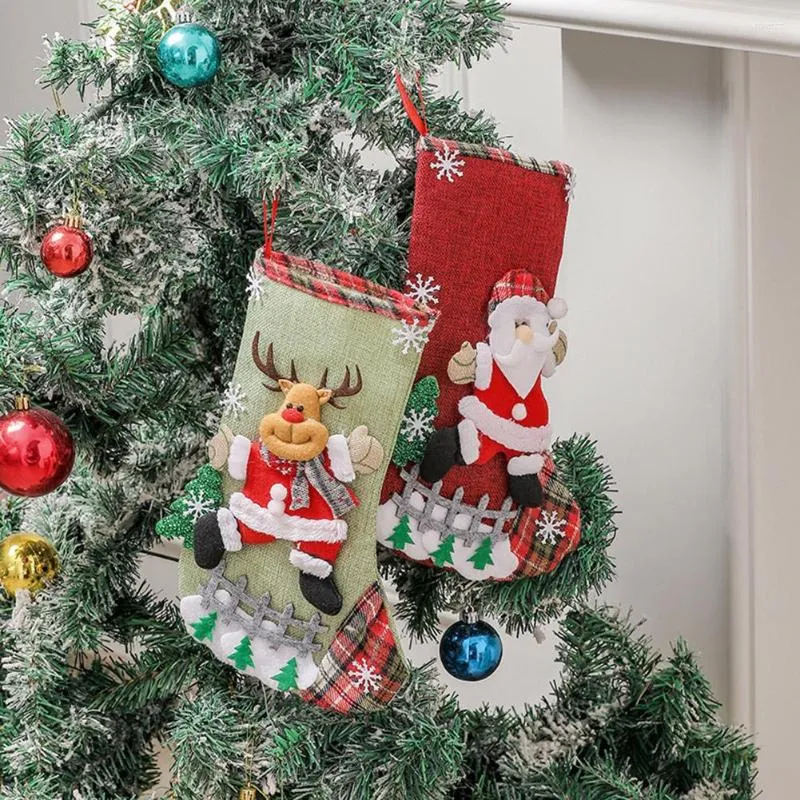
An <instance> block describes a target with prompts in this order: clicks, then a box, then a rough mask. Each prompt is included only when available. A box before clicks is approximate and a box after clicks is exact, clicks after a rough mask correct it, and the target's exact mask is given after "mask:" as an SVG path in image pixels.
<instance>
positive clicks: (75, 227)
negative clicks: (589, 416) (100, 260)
mask: <svg viewBox="0 0 800 800" xmlns="http://www.w3.org/2000/svg"><path fill="white" fill-rule="evenodd" d="M41 257H42V264H44V265H45V267H47V269H48V270H49V271H50V272H52V273H53V275H58V277H59V278H74V277H75V276H76V275H80V274H81V272H83V271H84V270H85V269H86V268H87V267H88V266H89V264H91V263H92V258H93V257H94V246H93V245H92V237H91V236H89V234H88V233H86V231H85V230H83V229H82V228H81V226H80V222H79V221H76V220H74V219H68V220H67V221H66V224H64V225H58V226H57V227H55V228H52V229H51V230H49V231H48V232H47V233H46V234H45V237H44V239H42V249H41Z"/></svg>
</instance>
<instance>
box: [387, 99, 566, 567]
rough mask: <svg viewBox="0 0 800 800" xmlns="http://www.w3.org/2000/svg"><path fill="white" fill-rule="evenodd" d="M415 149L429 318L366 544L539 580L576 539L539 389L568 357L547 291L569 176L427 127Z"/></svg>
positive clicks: (415, 256)
mask: <svg viewBox="0 0 800 800" xmlns="http://www.w3.org/2000/svg"><path fill="white" fill-rule="evenodd" d="M405 101H406V105H407V108H408V102H407V98H405ZM423 131H424V128H423ZM417 157H418V163H417V173H416V190H415V199H414V214H413V222H412V232H411V245H410V252H409V280H408V285H407V293H408V295H409V296H410V297H412V298H415V299H418V300H422V301H423V302H426V303H428V304H435V306H436V308H437V310H439V312H440V315H441V317H440V320H439V322H438V323H437V326H436V329H435V330H434V331H433V332H432V333H431V336H430V340H429V342H428V344H427V346H426V348H425V352H424V354H423V357H422V362H421V364H420V369H419V372H418V375H417V383H416V385H415V387H414V390H413V392H412V396H411V398H410V400H409V403H408V408H407V410H406V414H405V416H404V419H403V423H402V426H401V429H400V436H399V439H398V442H397V445H396V447H395V450H394V455H393V462H394V464H393V466H392V467H391V468H390V470H389V473H388V475H387V478H386V482H385V484H384V487H383V494H382V505H381V508H380V509H379V513H378V539H379V541H380V542H381V543H383V544H384V545H386V546H387V547H391V548H393V549H395V550H396V551H398V552H400V553H402V554H404V555H405V556H407V557H409V558H412V559H415V560H418V561H423V562H426V563H430V564H432V565H435V566H439V567H447V568H451V569H455V570H457V571H458V572H460V573H461V574H462V575H464V576H466V577H467V578H470V579H471V580H486V579H488V580H506V579H510V578H513V577H519V576H533V575H538V574H541V573H543V572H547V571H550V570H552V569H554V568H555V567H556V566H557V565H558V563H559V562H560V561H561V559H562V558H563V557H564V555H566V553H568V552H570V551H571V550H573V549H574V548H575V547H576V546H577V544H578V541H579V538H580V512H579V510H578V508H577V505H576V504H575V503H574V501H573V500H572V497H571V496H570V494H569V492H568V491H567V489H566V488H565V487H564V485H563V484H562V483H561V481H560V480H559V479H558V477H557V475H556V474H555V473H554V468H553V463H552V459H551V458H550V456H549V454H548V449H549V445H550V430H549V418H548V417H549V412H548V407H547V402H546V400H545V397H544V392H543V387H542V381H543V378H545V379H546V378H548V377H549V376H551V375H553V374H554V372H555V370H556V366H557V364H558V363H560V360H561V359H562V358H563V356H564V354H565V352H566V339H565V337H564V336H563V334H561V333H560V331H559V328H558V320H560V319H561V318H562V317H563V316H564V315H565V314H566V304H565V303H564V302H563V301H561V300H559V299H558V298H554V297H553V295H554V292H555V284H556V278H557V275H558V269H559V263H560V260H561V252H562V246H563V239H564V229H565V225H566V219H567V211H568V207H569V201H570V199H571V192H572V186H573V173H572V171H571V169H570V168H569V167H568V166H566V165H565V164H562V163H560V162H552V161H548V162H540V161H534V160H531V159H524V158H520V157H518V156H516V155H514V154H513V153H510V152H508V151H505V150H500V149H497V148H492V147H485V146H481V145H474V144H465V143H462V142H454V141H448V140H444V139H437V138H434V137H431V136H427V135H423V136H422V137H421V138H420V141H419V145H418V149H417Z"/></svg>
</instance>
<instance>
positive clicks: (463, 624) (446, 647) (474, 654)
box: [439, 614, 503, 681]
mask: <svg viewBox="0 0 800 800" xmlns="http://www.w3.org/2000/svg"><path fill="white" fill-rule="evenodd" d="M439 658H441V660H442V665H443V666H444V668H445V669H446V670H447V671H448V672H449V673H450V674H451V675H452V676H453V677H454V678H458V679H459V680H460V681H482V680H483V679H484V678H488V677H489V676H490V675H491V674H492V673H493V672H494V671H495V670H496V669H497V667H498V666H499V665H500V660H501V659H502V658H503V642H502V641H501V639H500V636H499V635H498V633H497V631H496V630H495V629H494V628H493V627H492V626H491V625H490V624H489V623H488V622H483V620H479V619H477V617H475V616H474V615H471V614H462V616H461V619H460V620H459V621H458V622H456V623H454V624H453V625H451V626H450V627H449V628H448V629H447V630H446V631H445V632H444V636H442V641H441V642H440V643H439Z"/></svg>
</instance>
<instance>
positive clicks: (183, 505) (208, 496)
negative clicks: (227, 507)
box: [156, 464, 222, 548]
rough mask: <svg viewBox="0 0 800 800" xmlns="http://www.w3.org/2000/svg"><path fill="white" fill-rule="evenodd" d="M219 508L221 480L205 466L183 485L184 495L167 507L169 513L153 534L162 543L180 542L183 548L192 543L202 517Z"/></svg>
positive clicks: (208, 466) (211, 469)
mask: <svg viewBox="0 0 800 800" xmlns="http://www.w3.org/2000/svg"><path fill="white" fill-rule="evenodd" d="M221 505H222V476H221V475H220V474H219V472H217V470H215V469H214V467H212V466H211V465H210V464H205V465H204V466H202V467H200V469H199V470H198V471H197V475H196V476H195V477H194V478H193V479H192V480H190V481H189V483H187V484H186V488H185V489H184V493H183V495H182V496H181V497H179V498H178V499H177V500H175V501H174V502H173V503H172V505H171V506H170V507H169V510H170V511H171V512H172V513H171V514H169V515H168V516H166V517H164V518H163V519H160V520H159V521H158V522H157V523H156V533H157V534H158V535H159V536H161V537H163V538H164V539H177V538H179V537H182V538H183V546H184V547H187V548H191V547H192V545H193V542H194V524H195V522H197V520H198V519H200V517H202V516H203V515H204V514H208V513H210V512H211V511H216V510H217V509H218V508H219V507H220V506H221Z"/></svg>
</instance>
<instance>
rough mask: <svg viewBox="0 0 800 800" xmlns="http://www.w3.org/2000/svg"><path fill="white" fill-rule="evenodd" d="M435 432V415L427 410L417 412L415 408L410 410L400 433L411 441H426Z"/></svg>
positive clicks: (404, 418)
mask: <svg viewBox="0 0 800 800" xmlns="http://www.w3.org/2000/svg"><path fill="white" fill-rule="evenodd" d="M432 431H433V414H432V413H431V412H430V411H428V410H427V409H425V408H423V409H422V411H417V410H415V409H413V408H409V409H408V413H407V414H406V415H405V416H404V417H403V422H402V424H401V426H400V433H401V434H403V436H405V437H407V438H408V439H409V441H412V442H413V441H414V440H415V439H419V440H420V441H421V442H423V441H425V439H426V438H427V436H428V434H429V433H431V432H432Z"/></svg>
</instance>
